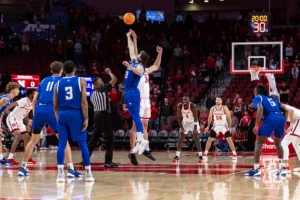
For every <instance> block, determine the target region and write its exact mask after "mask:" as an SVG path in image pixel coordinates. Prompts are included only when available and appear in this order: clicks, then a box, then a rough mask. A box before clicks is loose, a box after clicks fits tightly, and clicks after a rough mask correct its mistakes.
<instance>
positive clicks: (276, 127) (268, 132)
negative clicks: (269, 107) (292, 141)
mask: <svg viewBox="0 0 300 200" xmlns="http://www.w3.org/2000/svg"><path fill="white" fill-rule="evenodd" d="M285 123H286V120H285V118H284V116H283V115H282V114H276V113H270V114H269V115H268V116H267V117H266V118H265V119H264V120H263V123H262V125H261V127H260V128H259V131H258V136H265V137H271V136H272V133H273V132H274V136H275V137H277V138H282V137H283V135H284V130H285Z"/></svg>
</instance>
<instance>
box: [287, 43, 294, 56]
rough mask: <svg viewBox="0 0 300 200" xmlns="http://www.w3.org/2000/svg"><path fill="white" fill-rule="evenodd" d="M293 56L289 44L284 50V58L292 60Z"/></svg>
mask: <svg viewBox="0 0 300 200" xmlns="http://www.w3.org/2000/svg"><path fill="white" fill-rule="evenodd" d="M293 55H294V49H293V47H292V46H291V43H289V44H288V45H287V47H286V48H285V56H286V57H288V58H289V60H293Z"/></svg>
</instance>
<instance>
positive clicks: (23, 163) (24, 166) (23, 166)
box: [21, 161, 27, 169]
mask: <svg viewBox="0 0 300 200" xmlns="http://www.w3.org/2000/svg"><path fill="white" fill-rule="evenodd" d="M26 166H27V162H24V161H22V164H21V167H22V168H24V169H26Z"/></svg>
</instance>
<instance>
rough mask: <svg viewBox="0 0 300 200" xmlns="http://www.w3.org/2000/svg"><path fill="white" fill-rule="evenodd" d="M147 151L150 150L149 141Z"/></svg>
mask: <svg viewBox="0 0 300 200" xmlns="http://www.w3.org/2000/svg"><path fill="white" fill-rule="evenodd" d="M146 151H150V147H149V143H148V145H147V147H146Z"/></svg>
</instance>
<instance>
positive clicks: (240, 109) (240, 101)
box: [233, 98, 244, 119]
mask: <svg viewBox="0 0 300 200" xmlns="http://www.w3.org/2000/svg"><path fill="white" fill-rule="evenodd" d="M243 110H244V104H243V99H242V98H239V99H238V103H237V104H236V105H235V106H234V108H233V113H234V115H235V116H237V118H238V119H240V118H241V117H242V112H243Z"/></svg>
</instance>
